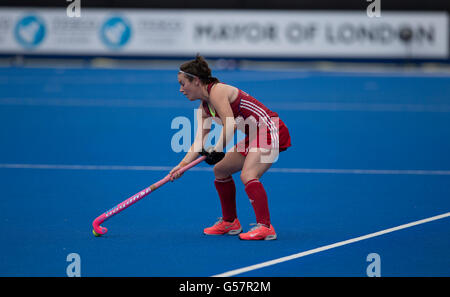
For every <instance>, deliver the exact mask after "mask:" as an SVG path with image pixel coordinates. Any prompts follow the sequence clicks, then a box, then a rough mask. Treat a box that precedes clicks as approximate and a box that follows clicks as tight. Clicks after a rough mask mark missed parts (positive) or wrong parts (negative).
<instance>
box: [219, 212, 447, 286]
mask: <svg viewBox="0 0 450 297" xmlns="http://www.w3.org/2000/svg"><path fill="white" fill-rule="evenodd" d="M449 216H450V212H447V213H444V214H441V215H437V216H434V217H429V218H426V219H423V220H419V221H415V222H411V223H407V224H404V225H400V226H397V227H393V228H389V229H385V230H381V231H378V232H374V233H370V234H367V235H363V236H359V237H355V238H352V239H348V240H344V241H340V242H336V243H333V244H329V245H326V246H322V247H318V248H315V249H312V250H308V251H304V252H301V253H297V254H293V255H290V256H286V257H282V258H278V259H274V260H271V261H266V262H263V263H259V264H255V265H251V266H247V267H243V268H239V269H235V270H231V271H228V272H224V273H221V274H216V275H213V277H230V276H234V275H237V274H242V273H245V272H249V271H253V270H256V269H261V268H264V267H267V266H271V265H276V264H279V263H283V262H286V261H290V260H294V259H298V258H301V257H305V256H308V255H312V254H317V253H320V252H323V251H326V250H330V249H333V248H337V247H341V246H344V245H348V244H351V243H355V242H358V241H362V240H365V239H369V238H373V237H377V236H381V235H384V234H387V233H391V232H395V231H398V230H402V229H406V228H410V227H413V226H417V225H420V224H425V223H428V222H432V221H436V220H440V219H443V218H446V217H449Z"/></svg>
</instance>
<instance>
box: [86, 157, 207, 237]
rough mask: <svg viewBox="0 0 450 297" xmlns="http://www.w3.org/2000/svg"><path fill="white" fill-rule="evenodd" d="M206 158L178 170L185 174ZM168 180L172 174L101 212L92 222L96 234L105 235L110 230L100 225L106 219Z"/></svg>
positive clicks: (200, 158)
mask: <svg viewBox="0 0 450 297" xmlns="http://www.w3.org/2000/svg"><path fill="white" fill-rule="evenodd" d="M205 158H206V157H205V156H202V157H199V158H197V159H196V160H194V161H192V162H191V163H189V164H187V165H186V166H184V167H182V168H180V169H179V170H178V172H179V173H180V174H183V173H184V172H185V171H187V170H189V169H191V168H192V167H194V166H195V165H197V164H199V163H200V162H202V161H203V160H205ZM168 181H170V174H168V175H166V177H164V178H163V179H161V180H159V181H157V182H156V183H154V184H153V185H151V186H149V187H147V188H145V189H143V190H142V191H140V192H139V193H136V194H134V195H133V196H131V197H130V198H128V199H126V200H125V201H122V202H121V203H119V204H117V205H116V206H115V207H113V208H111V209H110V210H108V211H106V212H104V213H103V214H101V215H100V216H98V217H97V218H96V219H95V220H94V222H92V227H93V228H94V230H93V233H94V235H96V236H100V235H103V234H105V233H106V232H108V229H107V228H106V227H102V226H100V225H101V224H102V223H103V222H104V221H106V220H108V219H110V218H111V217H113V216H115V215H116V214H118V213H120V212H122V211H123V210H125V209H127V208H128V207H130V206H131V205H133V204H135V203H136V202H138V201H139V200H141V199H142V198H144V197H145V196H147V195H148V194H150V193H151V192H153V191H155V190H156V189H158V188H159V187H161V186H162V185H164V184H165V183H167V182H168Z"/></svg>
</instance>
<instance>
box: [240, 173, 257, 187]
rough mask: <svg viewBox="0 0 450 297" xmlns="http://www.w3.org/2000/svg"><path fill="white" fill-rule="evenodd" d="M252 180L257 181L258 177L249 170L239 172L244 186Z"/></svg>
mask: <svg viewBox="0 0 450 297" xmlns="http://www.w3.org/2000/svg"><path fill="white" fill-rule="evenodd" d="M252 179H259V176H258V175H257V174H255V173H254V172H252V171H250V170H242V171H241V181H242V183H243V184H244V185H245V184H246V183H248V182H249V181H251V180H252Z"/></svg>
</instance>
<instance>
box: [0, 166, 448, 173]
mask: <svg viewBox="0 0 450 297" xmlns="http://www.w3.org/2000/svg"><path fill="white" fill-rule="evenodd" d="M173 167H175V166H127V165H65V164H21V163H19V164H14V163H12V164H9V163H4V164H0V168H7V169H50V170H129V171H170V170H171V169H172V168H173ZM190 171H213V168H212V167H193V168H191V169H190ZM269 172H271V173H303V174H368V175H370V174H372V175H450V170H389V169H310V168H277V167H273V168H270V169H269Z"/></svg>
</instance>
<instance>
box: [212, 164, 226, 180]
mask: <svg viewBox="0 0 450 297" xmlns="http://www.w3.org/2000/svg"><path fill="white" fill-rule="evenodd" d="M221 163H222V162H219V163H217V164H216V165H214V167H213V171H214V176H215V177H216V178H219V179H222V178H227V177H228V176H230V173H229V172H228V171H227V169H226V167H225V166H223V164H221Z"/></svg>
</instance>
